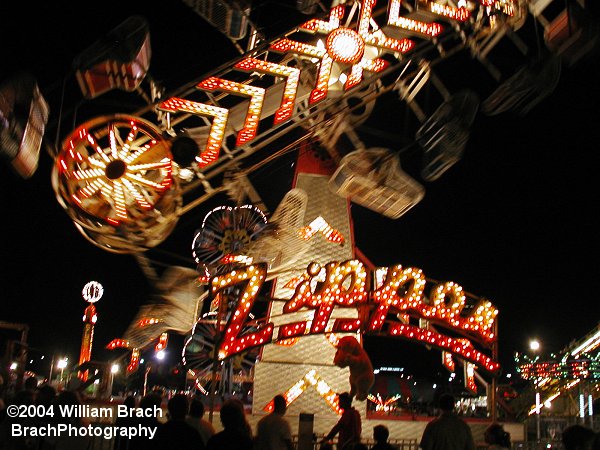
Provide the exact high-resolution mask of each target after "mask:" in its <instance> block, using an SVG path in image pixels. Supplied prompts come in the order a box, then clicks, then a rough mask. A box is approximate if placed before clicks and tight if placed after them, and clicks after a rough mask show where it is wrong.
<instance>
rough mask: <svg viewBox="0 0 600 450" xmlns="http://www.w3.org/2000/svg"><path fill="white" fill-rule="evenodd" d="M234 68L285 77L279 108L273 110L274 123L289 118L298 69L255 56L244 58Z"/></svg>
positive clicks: (294, 95)
mask: <svg viewBox="0 0 600 450" xmlns="http://www.w3.org/2000/svg"><path fill="white" fill-rule="evenodd" d="M235 68H236V69H238V70H244V71H257V72H261V73H266V74H274V75H278V76H281V77H285V78H286V82H285V87H284V90H283V98H282V100H281V104H280V106H279V108H278V109H277V111H275V118H274V123H275V124H278V123H281V122H284V121H286V120H288V119H289V118H291V116H292V114H293V112H294V102H295V100H296V93H297V91H298V84H299V81H300V69H297V68H295V67H289V66H284V65H281V64H275V63H272V62H268V61H263V60H260V59H255V58H245V59H243V60H242V61H240V62H239V63H237V64H236V65H235Z"/></svg>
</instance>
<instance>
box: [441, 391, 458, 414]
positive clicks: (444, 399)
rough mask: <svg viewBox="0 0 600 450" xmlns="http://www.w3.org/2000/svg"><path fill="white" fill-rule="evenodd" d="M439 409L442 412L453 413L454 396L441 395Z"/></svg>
mask: <svg viewBox="0 0 600 450" xmlns="http://www.w3.org/2000/svg"><path fill="white" fill-rule="evenodd" d="M438 403H439V405H440V409H441V410H442V411H444V412H450V411H454V396H453V395H452V394H442V395H440V399H439V402H438Z"/></svg>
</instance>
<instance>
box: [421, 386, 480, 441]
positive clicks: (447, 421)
mask: <svg viewBox="0 0 600 450" xmlns="http://www.w3.org/2000/svg"><path fill="white" fill-rule="evenodd" d="M439 406H440V409H441V410H442V412H441V414H440V415H439V416H438V417H437V418H435V419H433V420H432V421H431V422H429V423H428V424H427V426H426V427H425V430H424V431H423V436H422V437H421V443H420V444H419V445H420V446H421V447H422V448H423V450H475V442H473V435H472V433H471V428H469V425H467V424H466V423H465V421H464V420H462V419H461V418H460V417H458V416H457V415H456V414H455V413H454V397H453V396H452V395H450V394H442V395H441V396H440V399H439Z"/></svg>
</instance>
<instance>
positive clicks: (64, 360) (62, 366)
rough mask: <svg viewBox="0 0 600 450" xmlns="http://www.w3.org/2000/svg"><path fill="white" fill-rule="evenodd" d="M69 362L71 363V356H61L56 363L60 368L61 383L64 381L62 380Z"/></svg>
mask: <svg viewBox="0 0 600 450" xmlns="http://www.w3.org/2000/svg"><path fill="white" fill-rule="evenodd" d="M68 363H69V358H61V359H59V360H58V362H57V363H56V367H57V368H58V369H60V382H61V383H62V380H63V375H64V372H65V368H66V367H67V364H68Z"/></svg>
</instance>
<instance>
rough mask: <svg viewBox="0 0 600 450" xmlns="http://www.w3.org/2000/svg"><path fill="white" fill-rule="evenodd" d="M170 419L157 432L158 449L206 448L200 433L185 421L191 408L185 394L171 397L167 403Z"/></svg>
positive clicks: (200, 449)
mask: <svg viewBox="0 0 600 450" xmlns="http://www.w3.org/2000/svg"><path fill="white" fill-rule="evenodd" d="M167 409H168V410H169V420H168V421H167V423H165V424H164V425H161V426H160V427H159V428H158V431H157V432H156V437H155V438H154V439H155V440H156V443H155V446H154V448H155V449H156V450H172V449H177V450H204V443H203V442H202V436H200V433H198V431H197V430H196V429H195V428H194V427H192V426H191V425H188V424H187V423H186V422H185V418H186V416H187V414H188V412H189V410H190V404H189V402H188V398H187V397H186V396H185V395H183V394H177V395H174V396H173V397H171V400H169V403H168V404H167Z"/></svg>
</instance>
